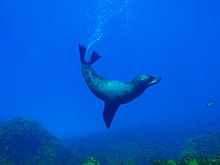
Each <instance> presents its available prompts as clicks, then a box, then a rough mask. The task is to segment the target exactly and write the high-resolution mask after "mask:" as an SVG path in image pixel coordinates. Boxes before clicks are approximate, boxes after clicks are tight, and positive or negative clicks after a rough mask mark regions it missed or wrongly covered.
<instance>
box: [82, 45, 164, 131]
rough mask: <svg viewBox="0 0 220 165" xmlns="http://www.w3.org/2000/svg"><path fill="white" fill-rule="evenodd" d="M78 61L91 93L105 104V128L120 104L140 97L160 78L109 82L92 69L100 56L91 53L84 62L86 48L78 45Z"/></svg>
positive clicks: (108, 125)
mask: <svg viewBox="0 0 220 165" xmlns="http://www.w3.org/2000/svg"><path fill="white" fill-rule="evenodd" d="M79 53H80V59H81V63H82V74H83V76H84V78H85V80H86V83H87V85H88V87H89V89H90V90H91V91H92V93H93V94H94V95H95V96H96V97H98V98H99V99H101V100H103V101H104V102H105V108H104V111H103V118H104V121H105V124H106V126H107V128H109V127H110V125H111V122H112V119H113V118H114V116H115V113H116V111H117V109H118V107H119V106H120V105H121V104H125V103H128V102H130V101H132V100H134V99H135V98H136V97H138V96H140V95H141V94H142V93H143V92H144V91H145V89H147V88H148V87H149V86H151V85H153V84H156V83H158V82H159V81H160V80H161V78H160V77H154V76H150V75H140V76H138V77H136V78H134V79H133V80H132V81H130V82H121V81H116V80H109V79H106V78H104V77H101V76H99V75H97V74H96V73H95V71H94V70H93V69H92V64H94V63H95V62H96V61H97V60H98V59H99V58H100V57H101V56H100V55H99V54H97V53H96V52H95V51H93V53H92V55H91V57H90V59H89V61H86V60H85V55H86V47H84V46H82V45H79Z"/></svg>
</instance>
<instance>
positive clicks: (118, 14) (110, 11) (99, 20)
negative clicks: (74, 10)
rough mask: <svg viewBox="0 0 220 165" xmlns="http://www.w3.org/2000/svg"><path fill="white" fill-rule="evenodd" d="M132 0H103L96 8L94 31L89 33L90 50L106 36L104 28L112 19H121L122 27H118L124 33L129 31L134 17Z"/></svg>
mask: <svg viewBox="0 0 220 165" xmlns="http://www.w3.org/2000/svg"><path fill="white" fill-rule="evenodd" d="M129 1H130V0H121V1H118V0H101V1H100V2H99V3H98V4H97V6H96V7H95V14H94V15H95V18H93V19H94V24H95V26H94V29H92V31H89V36H90V37H89V44H88V46H87V50H89V49H90V48H91V47H92V46H93V45H94V44H95V43H96V42H98V41H99V40H101V39H102V37H103V35H104V27H105V25H106V24H107V23H108V21H109V20H110V19H116V18H117V19H119V20H120V22H121V23H122V25H121V26H120V27H118V28H119V29H120V30H122V31H128V29H129V21H130V20H131V18H132V17H130V16H129V14H130V13H131V9H130V2H129Z"/></svg>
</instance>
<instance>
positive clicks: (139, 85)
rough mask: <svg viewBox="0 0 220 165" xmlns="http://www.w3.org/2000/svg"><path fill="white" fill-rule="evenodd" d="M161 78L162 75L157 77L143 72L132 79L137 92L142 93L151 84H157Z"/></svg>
mask: <svg viewBox="0 0 220 165" xmlns="http://www.w3.org/2000/svg"><path fill="white" fill-rule="evenodd" d="M160 80H161V78H160V77H155V76H151V75H146V74H142V75H140V76H138V77H136V78H134V79H133V80H132V81H131V84H132V85H133V87H134V89H135V90H136V92H137V95H140V94H141V93H143V92H144V91H145V89H147V88H148V87H149V86H151V85H154V84H157V83H158V82H159V81H160Z"/></svg>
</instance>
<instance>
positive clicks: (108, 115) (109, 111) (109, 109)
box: [103, 102, 120, 128]
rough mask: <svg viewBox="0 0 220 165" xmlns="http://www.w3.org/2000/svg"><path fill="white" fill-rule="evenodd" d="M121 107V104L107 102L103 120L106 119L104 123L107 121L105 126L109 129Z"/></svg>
mask: <svg viewBox="0 0 220 165" xmlns="http://www.w3.org/2000/svg"><path fill="white" fill-rule="evenodd" d="M119 105H120V104H114V103H111V102H105V108H104V111H103V118H104V121H105V124H106V126H107V128H109V127H110V125H111V122H112V119H113V118H114V116H115V113H116V111H117V109H118V107H119Z"/></svg>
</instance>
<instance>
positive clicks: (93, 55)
mask: <svg viewBox="0 0 220 165" xmlns="http://www.w3.org/2000/svg"><path fill="white" fill-rule="evenodd" d="M100 57H101V56H100V55H99V54H98V53H97V52H96V51H93V52H92V55H91V57H90V59H89V61H88V64H91V65H92V64H94V63H95V62H96V61H97V60H98V59H99V58H100Z"/></svg>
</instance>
